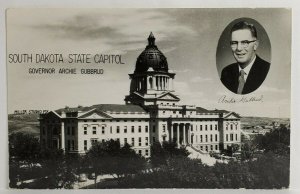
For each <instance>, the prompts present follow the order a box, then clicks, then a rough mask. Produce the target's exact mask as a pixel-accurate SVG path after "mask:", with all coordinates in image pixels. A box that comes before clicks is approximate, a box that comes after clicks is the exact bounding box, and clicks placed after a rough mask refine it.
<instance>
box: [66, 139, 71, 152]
mask: <svg viewBox="0 0 300 194" xmlns="http://www.w3.org/2000/svg"><path fill="white" fill-rule="evenodd" d="M67 144H68V145H67V146H68V150H71V141H70V140H68V143H67Z"/></svg>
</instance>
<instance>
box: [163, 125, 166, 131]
mask: <svg viewBox="0 0 300 194" xmlns="http://www.w3.org/2000/svg"><path fill="white" fill-rule="evenodd" d="M163 132H164V133H165V132H166V125H163Z"/></svg>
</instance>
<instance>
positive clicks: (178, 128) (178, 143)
mask: <svg viewBox="0 0 300 194" xmlns="http://www.w3.org/2000/svg"><path fill="white" fill-rule="evenodd" d="M179 126H180V125H179V124H178V125H177V145H178V146H179Z"/></svg>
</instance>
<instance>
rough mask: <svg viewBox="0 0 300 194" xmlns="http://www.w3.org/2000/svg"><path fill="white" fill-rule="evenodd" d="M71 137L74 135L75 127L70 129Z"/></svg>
mask: <svg viewBox="0 0 300 194" xmlns="http://www.w3.org/2000/svg"><path fill="white" fill-rule="evenodd" d="M71 135H75V127H72V131H71Z"/></svg>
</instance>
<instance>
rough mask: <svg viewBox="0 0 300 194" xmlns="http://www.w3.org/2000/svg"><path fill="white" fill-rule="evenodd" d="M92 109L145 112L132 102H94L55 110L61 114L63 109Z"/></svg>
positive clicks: (83, 110)
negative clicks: (87, 105) (88, 104)
mask: <svg viewBox="0 0 300 194" xmlns="http://www.w3.org/2000/svg"><path fill="white" fill-rule="evenodd" d="M92 109H96V110H99V111H103V112H108V111H109V112H140V113H142V112H143V113H147V111H146V110H145V109H143V108H142V107H141V106H138V105H133V104H96V105H92V106H89V107H74V108H70V107H66V108H61V109H58V110H56V111H55V112H56V113H58V114H61V113H62V112H63V111H64V112H65V113H70V112H78V111H82V112H85V111H90V110H92Z"/></svg>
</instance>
